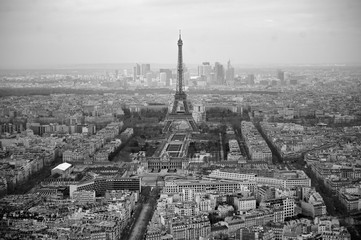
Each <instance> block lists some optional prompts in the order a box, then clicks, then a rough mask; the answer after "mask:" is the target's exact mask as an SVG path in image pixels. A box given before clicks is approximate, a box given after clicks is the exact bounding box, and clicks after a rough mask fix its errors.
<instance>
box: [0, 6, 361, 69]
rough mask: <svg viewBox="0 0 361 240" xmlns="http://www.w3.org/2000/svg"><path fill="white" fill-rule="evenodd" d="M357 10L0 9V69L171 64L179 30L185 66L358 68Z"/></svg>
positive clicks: (359, 27)
mask: <svg viewBox="0 0 361 240" xmlns="http://www.w3.org/2000/svg"><path fill="white" fill-rule="evenodd" d="M360 4H361V3H360V2H359V1H356V0H349V1H333V0H332V1H317V2H312V1H298V2H290V1H272V2H269V1H259V2H257V3H254V2H251V1H227V2H219V1H207V2H206V3H205V2H204V1H201V0H199V1H171V2H170V1H163V0H151V1H122V2H117V1H106V2H105V3H98V2H95V1H87V2H83V1H61V2H51V3H50V2H46V1H43V0H38V1H23V0H18V1H2V2H1V3H0V6H1V7H0V20H1V21H0V31H1V32H2V33H3V34H1V36H0V50H1V52H2V53H3V54H2V55H1V57H0V68H22V67H25V68H26V67H39V66H45V67H50V66H55V65H68V64H108V63H133V62H134V63H135V62H149V63H161V64H172V63H174V64H175V63H176V54H177V53H176V51H175V50H174V42H175V40H176V36H177V35H176V33H177V32H178V30H179V29H182V33H183V38H184V39H185V40H186V44H185V45H184V55H185V57H186V59H187V61H186V64H199V63H201V62H203V61H210V62H217V61H219V62H222V63H226V62H227V61H228V59H231V61H232V63H233V65H234V66H236V65H238V64H246V65H247V64H323V63H325V64H333V63H335V64H360V63H361V57H360V55H359V52H360V51H361V46H360V44H359V42H361V25H360V22H361V21H360V16H359V14H358V13H359V12H358V9H359V7H360ZM210 50H211V51H210Z"/></svg>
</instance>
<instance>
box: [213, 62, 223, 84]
mask: <svg viewBox="0 0 361 240" xmlns="http://www.w3.org/2000/svg"><path fill="white" fill-rule="evenodd" d="M214 74H215V78H216V84H224V68H223V65H222V64H220V63H219V62H216V63H215V64H214Z"/></svg>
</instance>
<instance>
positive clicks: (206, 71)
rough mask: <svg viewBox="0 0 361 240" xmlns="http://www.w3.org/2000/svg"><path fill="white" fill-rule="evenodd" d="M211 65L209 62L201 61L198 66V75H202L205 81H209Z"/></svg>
mask: <svg viewBox="0 0 361 240" xmlns="http://www.w3.org/2000/svg"><path fill="white" fill-rule="evenodd" d="M211 73H212V66H211V65H210V63H209V62H203V63H202V65H200V66H198V76H200V77H202V76H204V77H205V78H206V81H207V82H208V83H209V82H210V81H211Z"/></svg>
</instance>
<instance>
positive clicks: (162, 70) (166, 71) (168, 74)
mask: <svg viewBox="0 0 361 240" xmlns="http://www.w3.org/2000/svg"><path fill="white" fill-rule="evenodd" d="M159 72H160V73H165V74H166V81H165V85H166V86H170V79H171V78H172V70H170V69H164V68H161V69H159Z"/></svg>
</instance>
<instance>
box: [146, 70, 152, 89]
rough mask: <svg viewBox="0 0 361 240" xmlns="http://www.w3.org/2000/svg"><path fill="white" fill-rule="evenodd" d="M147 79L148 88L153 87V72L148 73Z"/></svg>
mask: <svg viewBox="0 0 361 240" xmlns="http://www.w3.org/2000/svg"><path fill="white" fill-rule="evenodd" d="M146 78H147V84H148V87H150V86H152V78H153V74H152V73H151V72H148V73H147V74H146Z"/></svg>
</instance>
